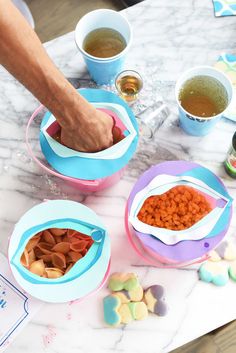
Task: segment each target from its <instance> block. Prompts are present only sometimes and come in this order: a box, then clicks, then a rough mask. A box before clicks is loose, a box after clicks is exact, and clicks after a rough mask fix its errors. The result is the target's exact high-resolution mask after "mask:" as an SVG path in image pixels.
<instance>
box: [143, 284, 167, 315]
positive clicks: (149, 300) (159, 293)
mask: <svg viewBox="0 0 236 353" xmlns="http://www.w3.org/2000/svg"><path fill="white" fill-rule="evenodd" d="M164 294H165V292H164V288H163V287H162V286H160V285H157V284H155V285H153V286H150V287H149V288H147V289H146V290H145V291H144V298H143V299H144V302H145V303H146V305H147V308H148V310H149V311H150V312H152V313H154V314H156V315H158V316H165V315H166V314H167V305H166V303H165V300H164Z"/></svg>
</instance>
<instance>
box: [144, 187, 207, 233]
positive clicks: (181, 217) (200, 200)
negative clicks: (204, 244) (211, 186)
mask: <svg viewBox="0 0 236 353" xmlns="http://www.w3.org/2000/svg"><path fill="white" fill-rule="evenodd" d="M210 211H211V207H210V204H209V202H208V201H207V200H206V198H205V197H204V196H203V195H202V194H200V193H199V192H198V191H196V190H195V189H194V188H192V187H189V186H185V185H180V186H175V187H174V188H172V189H170V190H168V191H167V192H165V193H164V194H162V195H154V196H150V197H148V198H147V199H146V200H145V202H144V203H143V206H142V207H141V209H140V211H139V213H138V219H139V220H140V221H141V222H143V223H147V224H149V225H150V226H154V227H159V228H166V229H170V230H183V229H187V228H190V227H192V226H193V225H194V224H195V223H197V222H198V221H200V219H202V218H203V217H204V216H206V215H207V214H208V213H209V212H210Z"/></svg>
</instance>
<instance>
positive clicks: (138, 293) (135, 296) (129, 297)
mask: <svg viewBox="0 0 236 353" xmlns="http://www.w3.org/2000/svg"><path fill="white" fill-rule="evenodd" d="M114 294H116V295H117V296H118V297H119V298H120V300H121V302H122V303H124V304H125V303H129V302H130V301H131V302H139V301H141V300H142V299H143V287H142V286H140V285H138V286H137V287H136V288H134V289H132V290H125V289H123V290H121V291H119V292H114Z"/></svg>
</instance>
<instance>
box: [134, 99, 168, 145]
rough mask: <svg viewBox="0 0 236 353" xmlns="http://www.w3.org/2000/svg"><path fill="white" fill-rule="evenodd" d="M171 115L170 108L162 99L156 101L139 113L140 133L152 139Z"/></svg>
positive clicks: (137, 116) (137, 117)
mask: <svg viewBox="0 0 236 353" xmlns="http://www.w3.org/2000/svg"><path fill="white" fill-rule="evenodd" d="M169 115H170V110H169V108H168V107H167V105H166V104H165V103H164V102H163V101H162V100H158V101H156V102H155V103H154V104H153V105H152V106H150V107H148V108H146V109H145V110H143V111H142V112H141V113H139V114H137V115H136V119H137V121H138V124H139V130H140V135H141V136H143V137H144V138H145V139H147V140H151V139H152V138H153V136H154V135H155V133H156V132H157V130H158V129H159V128H160V127H161V126H162V125H163V123H164V122H165V120H166V119H167V118H168V116H169Z"/></svg>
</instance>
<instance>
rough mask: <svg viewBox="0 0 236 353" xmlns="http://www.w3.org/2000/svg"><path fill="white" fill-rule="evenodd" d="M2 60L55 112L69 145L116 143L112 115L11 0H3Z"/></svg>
mask: <svg viewBox="0 0 236 353" xmlns="http://www.w3.org/2000/svg"><path fill="white" fill-rule="evenodd" d="M65 55H66V53H65ZM0 64H1V65H3V66H4V67H5V68H6V69H7V70H8V71H9V72H10V73H11V74H12V75H13V76H15V78H16V79H17V80H19V81H20V82H21V83H22V84H23V85H24V86H25V87H26V88H27V89H28V90H29V91H31V92H32V94H33V95H34V96H35V97H36V98H37V99H38V100H39V101H40V102H41V103H42V104H43V105H45V106H46V107H47V108H48V109H49V110H50V111H51V112H52V113H53V114H54V116H55V117H56V119H57V121H58V122H59V124H60V126H61V128H62V136H61V138H62V142H63V143H64V144H65V145H67V146H68V147H71V148H73V149H76V150H79V151H88V152H95V151H99V150H102V149H104V148H106V147H109V146H110V145H111V144H112V142H113V138H112V126H113V121H112V119H111V118H109V117H108V116H107V115H106V114H104V113H102V112H99V111H98V110H96V109H95V108H94V107H93V106H92V105H91V104H89V103H88V102H87V101H86V100H85V99H84V98H83V97H82V96H81V95H79V94H78V92H77V91H76V90H75V89H74V87H73V86H72V85H71V84H70V83H69V82H68V81H67V80H66V79H65V77H64V76H63V75H62V73H61V72H60V71H59V70H58V69H57V68H56V66H55V65H54V64H53V62H52V61H51V59H50V58H49V56H48V55H47V53H46V51H45V49H44V47H43V46H42V44H41V42H40V40H39V38H38V37H37V35H36V34H35V32H34V31H33V30H32V29H31V27H30V26H29V25H28V23H27V22H26V20H25V19H24V17H23V16H22V15H21V14H20V12H19V11H18V10H17V9H16V8H15V6H14V5H13V4H12V3H11V1H10V0H0Z"/></svg>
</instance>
